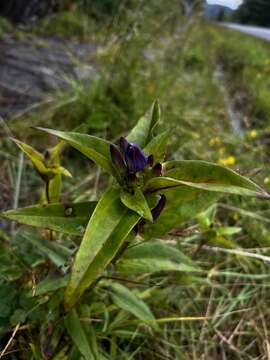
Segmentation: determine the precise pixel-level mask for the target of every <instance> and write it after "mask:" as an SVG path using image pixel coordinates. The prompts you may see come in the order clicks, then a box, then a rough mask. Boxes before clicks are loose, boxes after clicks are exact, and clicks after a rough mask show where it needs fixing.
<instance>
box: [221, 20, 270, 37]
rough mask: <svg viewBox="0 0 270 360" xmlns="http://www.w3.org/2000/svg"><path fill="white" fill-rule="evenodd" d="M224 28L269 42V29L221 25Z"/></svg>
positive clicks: (229, 24)
mask: <svg viewBox="0 0 270 360" xmlns="http://www.w3.org/2000/svg"><path fill="white" fill-rule="evenodd" d="M223 25H224V26H226V27H228V28H230V29H235V30H238V31H241V32H243V33H246V34H250V35H252V36H255V37H258V38H261V39H264V40H267V41H270V29H266V28H261V27H257V26H247V25H238V24H231V23H223Z"/></svg>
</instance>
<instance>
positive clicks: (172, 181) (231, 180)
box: [147, 160, 270, 198]
mask: <svg viewBox="0 0 270 360" xmlns="http://www.w3.org/2000/svg"><path fill="white" fill-rule="evenodd" d="M163 170H164V173H165V176H166V177H164V178H162V177H161V178H155V179H152V180H150V181H149V184H148V185H147V188H148V189H149V191H151V190H154V189H158V188H159V189H161V188H169V187H176V186H181V185H187V186H191V187H195V188H198V189H203V190H209V191H217V192H223V193H229V194H237V195H245V196H258V197H261V198H270V195H269V194H268V193H267V192H266V191H265V190H264V189H262V188H261V187H260V186H258V185H257V184H255V183H254V182H253V181H251V180H249V179H247V178H246V177H244V176H241V175H239V174H237V173H236V172H235V171H233V170H231V169H228V168H226V167H223V166H220V165H216V164H212V163H209V162H206V161H199V160H182V161H169V162H167V163H165V164H164V166H163Z"/></svg>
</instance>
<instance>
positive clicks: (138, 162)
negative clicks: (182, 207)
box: [110, 137, 166, 220]
mask: <svg viewBox="0 0 270 360" xmlns="http://www.w3.org/2000/svg"><path fill="white" fill-rule="evenodd" d="M119 143H120V146H117V145H115V144H111V145H110V152H111V158H112V162H113V164H114V166H115V169H116V171H117V173H118V174H119V175H120V179H118V180H119V181H120V183H121V184H122V185H124V186H125V185H130V184H132V185H133V184H134V180H136V179H137V174H138V173H141V174H144V175H145V174H146V173H147V170H150V175H151V176H160V175H161V171H162V165H161V164H160V163H156V164H154V157H153V155H146V154H145V153H144V151H143V150H142V149H141V148H140V147H139V145H137V144H133V143H129V142H128V141H127V140H126V139H125V138H124V137H121V138H120V141H119ZM134 185H136V184H134ZM165 204H166V197H165V195H163V194H162V195H160V199H159V201H158V203H157V205H156V206H155V207H154V208H153V209H152V210H151V213H152V216H153V220H156V219H157V218H158V217H159V215H160V213H161V211H162V210H163V208H164V206H165Z"/></svg>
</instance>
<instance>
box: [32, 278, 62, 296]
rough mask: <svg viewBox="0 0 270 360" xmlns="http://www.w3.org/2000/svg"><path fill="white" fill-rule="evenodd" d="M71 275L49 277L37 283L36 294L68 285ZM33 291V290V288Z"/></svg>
mask: <svg viewBox="0 0 270 360" xmlns="http://www.w3.org/2000/svg"><path fill="white" fill-rule="evenodd" d="M68 279H69V276H68V275H66V276H61V277H57V278H51V277H47V278H46V279H44V280H42V281H41V282H40V283H38V284H37V287H36V291H35V296H39V295H43V294H46V293H48V292H51V291H55V290H58V289H61V288H64V287H66V286H67V283H68ZM31 292H32V290H31Z"/></svg>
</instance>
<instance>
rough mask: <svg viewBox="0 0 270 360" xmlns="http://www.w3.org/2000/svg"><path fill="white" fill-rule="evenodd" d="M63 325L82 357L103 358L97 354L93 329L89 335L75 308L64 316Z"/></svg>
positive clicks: (88, 359) (95, 359)
mask: <svg viewBox="0 0 270 360" xmlns="http://www.w3.org/2000/svg"><path fill="white" fill-rule="evenodd" d="M65 325H66V328H67V330H68V333H69V335H70V337H71V339H72V341H73V342H74V344H75V345H76V347H77V348H78V350H79V352H80V353H81V354H82V355H83V357H84V359H87V360H98V359H101V358H102V359H103V356H101V355H100V354H98V351H97V345H96V338H95V333H94V331H91V336H90V337H89V333H87V332H86V331H85V329H84V326H83V324H82V323H81V321H80V319H79V316H78V314H77V312H76V310H75V309H73V310H72V311H70V313H69V314H68V315H67V316H66V317H65Z"/></svg>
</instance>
